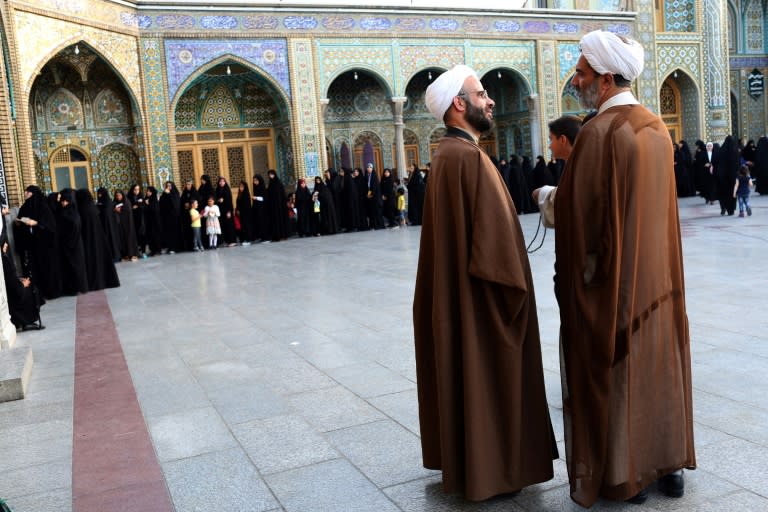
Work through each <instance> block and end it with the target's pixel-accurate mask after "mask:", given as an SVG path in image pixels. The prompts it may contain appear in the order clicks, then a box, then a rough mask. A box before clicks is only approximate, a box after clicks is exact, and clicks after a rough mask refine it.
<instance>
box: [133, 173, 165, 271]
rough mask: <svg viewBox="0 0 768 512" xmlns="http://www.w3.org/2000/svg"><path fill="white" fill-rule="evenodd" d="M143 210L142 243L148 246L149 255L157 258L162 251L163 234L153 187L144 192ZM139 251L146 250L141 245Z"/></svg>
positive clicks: (158, 206)
mask: <svg viewBox="0 0 768 512" xmlns="http://www.w3.org/2000/svg"><path fill="white" fill-rule="evenodd" d="M143 210H144V242H145V243H146V244H147V245H148V246H149V255H150V256H157V255H158V254H160V253H161V252H162V249H163V232H162V227H161V225H160V202H159V201H158V199H157V189H156V188H155V187H147V190H146V191H145V192H144V208H143ZM134 211H135V210H134ZM141 250H142V252H144V251H145V250H146V248H145V247H144V246H143V245H142V246H141Z"/></svg>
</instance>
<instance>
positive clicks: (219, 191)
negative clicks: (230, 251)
mask: <svg viewBox="0 0 768 512" xmlns="http://www.w3.org/2000/svg"><path fill="white" fill-rule="evenodd" d="M215 193H216V196H215V197H216V206H218V207H219V211H220V212H221V217H219V223H220V224H221V237H222V239H223V240H224V243H226V244H233V243H235V242H237V235H236V234H235V219H234V216H235V209H234V207H233V206H232V190H230V188H229V185H228V184H224V186H221V185H218V186H217V187H216V191H215Z"/></svg>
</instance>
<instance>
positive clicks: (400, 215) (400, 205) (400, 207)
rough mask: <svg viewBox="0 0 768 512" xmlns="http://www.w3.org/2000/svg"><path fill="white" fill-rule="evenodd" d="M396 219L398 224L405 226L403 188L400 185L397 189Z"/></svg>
mask: <svg viewBox="0 0 768 512" xmlns="http://www.w3.org/2000/svg"><path fill="white" fill-rule="evenodd" d="M397 219H398V220H397V223H398V225H399V226H402V227H405V225H406V224H405V189H403V188H402V187H400V188H398V189H397Z"/></svg>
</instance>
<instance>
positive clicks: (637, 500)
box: [625, 489, 648, 505]
mask: <svg viewBox="0 0 768 512" xmlns="http://www.w3.org/2000/svg"><path fill="white" fill-rule="evenodd" d="M647 499H648V491H647V490H646V489H643V490H642V491H640V492H639V493H637V494H635V495H634V496H632V497H631V498H629V499H628V500H625V501H626V502H627V503H632V504H633V505H642V504H643V503H645V500H647Z"/></svg>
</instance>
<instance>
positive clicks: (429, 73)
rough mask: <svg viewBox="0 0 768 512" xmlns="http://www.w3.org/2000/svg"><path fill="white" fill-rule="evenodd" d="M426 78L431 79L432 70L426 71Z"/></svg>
mask: <svg viewBox="0 0 768 512" xmlns="http://www.w3.org/2000/svg"><path fill="white" fill-rule="evenodd" d="M427 78H429V79H430V80H432V72H431V71H427Z"/></svg>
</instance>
